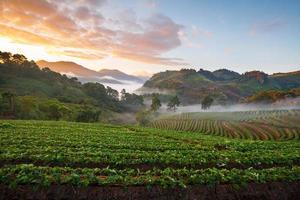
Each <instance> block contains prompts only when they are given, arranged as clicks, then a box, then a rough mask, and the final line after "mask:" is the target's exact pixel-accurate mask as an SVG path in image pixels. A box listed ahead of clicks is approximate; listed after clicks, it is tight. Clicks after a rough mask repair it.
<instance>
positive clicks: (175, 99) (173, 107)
mask: <svg viewBox="0 0 300 200" xmlns="http://www.w3.org/2000/svg"><path fill="white" fill-rule="evenodd" d="M179 104H180V101H179V99H178V96H177V95H176V96H174V97H172V98H171V99H170V101H169V103H168V105H167V106H168V110H173V111H174V112H175V111H176V107H178V106H179Z"/></svg>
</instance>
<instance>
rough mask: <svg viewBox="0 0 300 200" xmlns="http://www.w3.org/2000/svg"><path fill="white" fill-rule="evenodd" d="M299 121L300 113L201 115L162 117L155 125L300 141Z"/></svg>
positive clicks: (222, 134) (253, 137)
mask: <svg viewBox="0 0 300 200" xmlns="http://www.w3.org/2000/svg"><path fill="white" fill-rule="evenodd" d="M299 119H300V110H273V111H268V110H262V111H244V112H242V111H240V112H201V113H200V112H199V113H183V114H175V115H168V116H162V117H161V118H160V119H158V120H156V121H154V122H153V123H152V124H151V126H152V127H154V128H160V129H168V130H181V131H193V132H200V133H205V134H210V135H218V136H225V137H229V138H239V139H253V140H292V139H296V140H298V139H299V138H300V124H299Z"/></svg>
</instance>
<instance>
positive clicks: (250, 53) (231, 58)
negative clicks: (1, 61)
mask: <svg viewBox="0 0 300 200" xmlns="http://www.w3.org/2000/svg"><path fill="white" fill-rule="evenodd" d="M299 9H300V3H299V1H294V2H293V3H288V2H287V1H284V0H278V1H276V2H273V1H269V0H251V1H235V0H229V2H228V1H217V0H209V1H206V0H203V1H196V0H187V1H181V0H164V1H158V0H0V51H10V52H12V53H22V54H24V55H25V56H26V57H28V58H29V59H33V60H40V59H44V60H47V61H59V60H64V61H73V62H76V63H78V64H81V65H83V66H85V67H88V68H91V69H94V70H99V69H101V68H115V69H119V70H121V71H124V72H127V73H149V72H150V73H155V72H159V71H163V70H167V69H173V70H177V69H180V68H183V67H184V68H191V67H194V68H195V69H199V68H205V69H208V70H216V69H220V68H227V69H230V70H234V71H237V72H240V73H243V72H245V71H250V70H262V71H265V72H267V73H274V72H279V71H281V72H286V71H294V70H299V65H300V56H299V52H300V51H299V47H300V46H299V45H297V44H299V33H300V28H299V27H300V26H299ZM241 16H242V17H241Z"/></svg>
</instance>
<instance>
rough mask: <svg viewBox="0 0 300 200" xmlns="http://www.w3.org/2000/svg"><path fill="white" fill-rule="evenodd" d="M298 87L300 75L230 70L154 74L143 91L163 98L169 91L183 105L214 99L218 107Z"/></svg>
mask: <svg viewBox="0 0 300 200" xmlns="http://www.w3.org/2000/svg"><path fill="white" fill-rule="evenodd" d="M297 87H300V71H297V72H290V73H277V74H273V75H268V74H266V73H264V72H261V71H250V72H246V73H244V74H239V73H237V72H234V71H230V70H227V69H220V70H216V71H213V72H211V71H208V70H204V69H200V70H199V71H196V70H194V69H181V70H180V71H165V72H160V73H157V74H154V75H153V76H152V77H151V78H150V79H149V80H148V81H146V82H145V84H144V85H143V87H142V88H141V91H143V93H147V90H148V91H154V89H156V91H164V92H163V93H164V94H163V95H166V91H169V94H168V95H169V96H170V95H175V94H176V95H178V96H179V98H180V100H181V102H182V104H197V103H200V102H201V100H202V99H203V97H204V96H206V95H211V96H212V97H213V98H214V100H215V103H220V104H230V103H236V102H240V101H242V100H244V99H245V98H246V97H248V96H251V95H253V94H255V93H258V92H260V91H266V90H270V89H281V90H288V89H293V88H297ZM145 91H146V92H145ZM149 93H150V92H149ZM162 99H167V98H165V97H164V98H162Z"/></svg>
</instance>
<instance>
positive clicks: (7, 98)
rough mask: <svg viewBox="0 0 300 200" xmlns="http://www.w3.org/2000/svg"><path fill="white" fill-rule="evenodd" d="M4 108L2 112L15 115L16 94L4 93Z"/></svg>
mask: <svg viewBox="0 0 300 200" xmlns="http://www.w3.org/2000/svg"><path fill="white" fill-rule="evenodd" d="M1 104H3V108H2V112H3V115H5V116H10V117H12V116H14V115H15V95H14V94H13V93H11V92H4V93H2V102H1Z"/></svg>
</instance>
